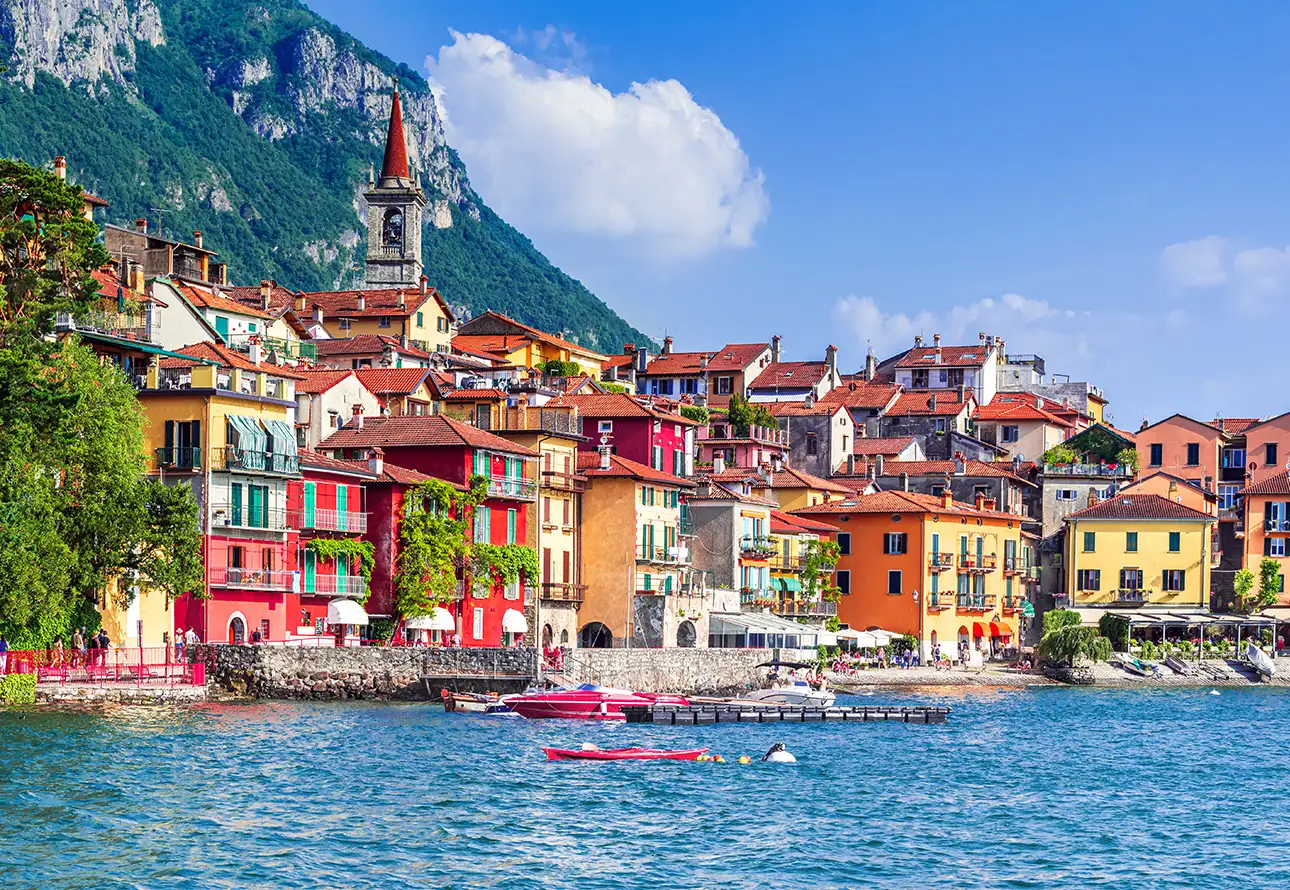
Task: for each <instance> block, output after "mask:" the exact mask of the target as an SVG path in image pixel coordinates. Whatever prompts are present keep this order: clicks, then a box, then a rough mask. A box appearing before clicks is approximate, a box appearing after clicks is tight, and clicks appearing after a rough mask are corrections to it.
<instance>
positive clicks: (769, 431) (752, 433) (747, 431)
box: [704, 423, 788, 448]
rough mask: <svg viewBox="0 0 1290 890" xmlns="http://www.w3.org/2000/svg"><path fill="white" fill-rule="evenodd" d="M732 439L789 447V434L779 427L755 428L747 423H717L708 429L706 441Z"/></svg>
mask: <svg viewBox="0 0 1290 890" xmlns="http://www.w3.org/2000/svg"><path fill="white" fill-rule="evenodd" d="M731 439H751V440H753V441H754V442H761V443H764V444H767V445H779V446H782V447H785V448H787V447H788V433H787V432H786V431H784V430H781V429H780V428H778V427H770V426H755V425H750V424H746V423H735V424H730V423H715V424H713V425H712V426H710V427H709V428H708V437H707V439H705V440H704V441H712V440H719V441H728V440H731Z"/></svg>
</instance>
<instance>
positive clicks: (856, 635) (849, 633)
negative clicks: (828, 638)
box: [834, 627, 861, 640]
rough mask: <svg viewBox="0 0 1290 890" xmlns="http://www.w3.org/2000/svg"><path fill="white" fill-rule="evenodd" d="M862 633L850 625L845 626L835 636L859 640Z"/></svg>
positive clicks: (840, 638)
mask: <svg viewBox="0 0 1290 890" xmlns="http://www.w3.org/2000/svg"><path fill="white" fill-rule="evenodd" d="M860 634H861V631H858V630H852V629H851V628H849V627H844V628H843V629H842V630H840V631H838V632H837V633H836V634H834V636H835V637H837V638H838V639H839V640H858V639H860Z"/></svg>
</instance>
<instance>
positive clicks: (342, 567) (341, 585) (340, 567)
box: [336, 553, 349, 596]
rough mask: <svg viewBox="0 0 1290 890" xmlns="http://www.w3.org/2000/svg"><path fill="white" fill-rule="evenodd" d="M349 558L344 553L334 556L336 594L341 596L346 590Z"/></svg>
mask: <svg viewBox="0 0 1290 890" xmlns="http://www.w3.org/2000/svg"><path fill="white" fill-rule="evenodd" d="M348 575H349V557H348V556H346V555H345V554H344V553H337V554H336V592H337V593H339V594H341V595H342V596H343V595H344V594H345V591H346V589H347V588H348V586H349V584H348V580H349V579H348Z"/></svg>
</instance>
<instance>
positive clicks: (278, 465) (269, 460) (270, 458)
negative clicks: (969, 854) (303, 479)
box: [211, 445, 300, 476]
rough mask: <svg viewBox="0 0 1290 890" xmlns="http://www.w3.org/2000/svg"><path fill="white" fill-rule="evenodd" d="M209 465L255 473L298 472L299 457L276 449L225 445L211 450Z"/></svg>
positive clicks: (292, 474) (291, 473) (217, 468)
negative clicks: (254, 448) (250, 448)
mask: <svg viewBox="0 0 1290 890" xmlns="http://www.w3.org/2000/svg"><path fill="white" fill-rule="evenodd" d="M211 467H212V469H216V470H248V471H251V472H256V473H279V474H282V475H288V476H294V475H298V474H299V473H300V459H299V458H297V457H296V456H295V455H294V454H280V453H278V452H276V451H249V450H247V449H245V448H238V447H237V446H236V445H225V446H224V447H223V448H222V449H221V448H216V449H215V450H214V451H213V452H211Z"/></svg>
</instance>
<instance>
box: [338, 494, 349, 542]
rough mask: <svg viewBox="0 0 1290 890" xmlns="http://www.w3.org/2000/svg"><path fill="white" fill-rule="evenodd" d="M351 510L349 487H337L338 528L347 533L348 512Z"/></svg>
mask: <svg viewBox="0 0 1290 890" xmlns="http://www.w3.org/2000/svg"><path fill="white" fill-rule="evenodd" d="M348 509H349V486H348V485H337V486H336V528H338V529H339V530H341V531H345V526H346V523H347V517H346V516H345V513H346V511H347V510H348Z"/></svg>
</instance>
